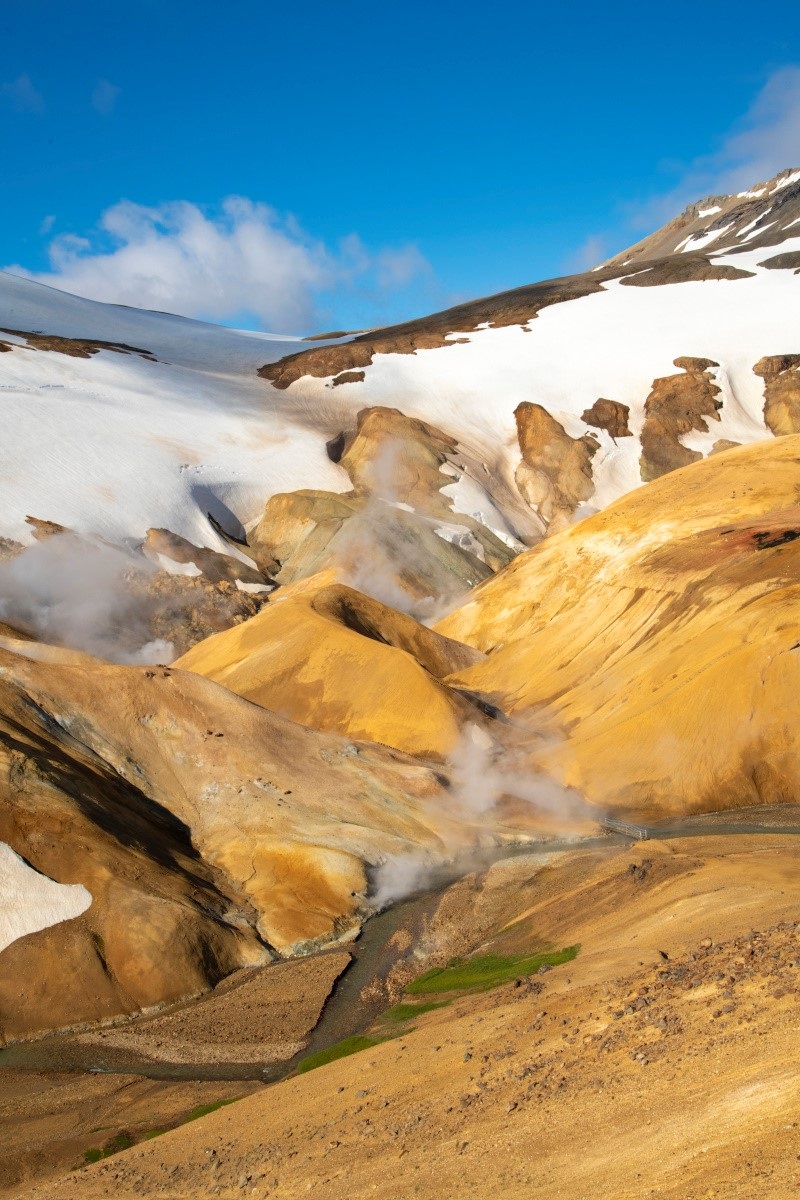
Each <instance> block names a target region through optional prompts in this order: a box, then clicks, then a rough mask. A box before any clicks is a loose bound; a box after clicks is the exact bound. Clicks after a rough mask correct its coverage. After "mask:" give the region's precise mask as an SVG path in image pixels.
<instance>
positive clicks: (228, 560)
mask: <svg viewBox="0 0 800 1200" xmlns="http://www.w3.org/2000/svg"><path fill="white" fill-rule="evenodd" d="M142 550H143V552H144V554H145V555H146V556H147V558H149V559H151V561H153V562H160V560H161V557H163V558H166V559H170V560H171V561H172V562H176V563H193V564H194V566H195V567H197V569H198V571H199V572H200V573H201V574H202V575H203V576H204V577H205V578H206V579H207V580H208V581H209V583H222V582H223V580H224V581H225V582H227V583H232V584H236V582H237V581H238V582H240V583H245V584H248V585H249V586H251V587H254V588H257V587H263V588H265V589H266V588H267V586H268V584H269V581H268V580H267V579H265V578H264V576H263V575H262V574H261V572H260V571H257V570H256V568H255V567H251V566H248V565H247V564H246V563H243V562H242V561H241V559H238V558H234V557H233V556H232V555H230V554H220V553H219V552H218V551H217V550H209V549H207V548H206V547H204V546H195V545H194V543H193V542H190V541H188V540H187V539H186V538H183V537H180V536H179V535H178V534H177V533H172V532H171V530H169V529H148V531H147V536H146V538H145V540H144V545H143V546H142Z"/></svg>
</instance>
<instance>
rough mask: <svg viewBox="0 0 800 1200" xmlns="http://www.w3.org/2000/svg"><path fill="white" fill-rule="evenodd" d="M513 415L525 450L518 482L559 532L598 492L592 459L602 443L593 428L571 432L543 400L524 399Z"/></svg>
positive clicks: (550, 527) (548, 526)
mask: <svg viewBox="0 0 800 1200" xmlns="http://www.w3.org/2000/svg"><path fill="white" fill-rule="evenodd" d="M609 403H610V402H609ZM514 416H515V417H516V420H517V436H518V439H519V448H520V450H521V451H522V462H521V463H520V465H519V466H518V467H517V471H516V476H515V478H516V481H517V487H518V488H519V490H520V493H521V495H522V496H523V498H524V499H525V500H526V502H527V503H528V504H529V505H530V506H531V508H532V509H533V510H534V511H535V512H536V513H537V514H538V515H539V516H540V518H541V520H542V522H543V524H544V526H545V528H546V529H547V530H549V531H551V532H554V531H555V530H557V529H560V528H562V527H563V526H564V525H565V524H567V523H568V522H569V519H570V517H571V516H572V514H573V513H574V512H575V510H576V509H577V507H578V505H579V504H582V503H583V502H584V501H586V500H588V499H589V498H590V496H592V495H593V493H594V481H593V479H592V458H593V457H594V455H595V454H596V453H597V451H598V449H599V446H600V444H599V442H598V441H597V439H596V438H595V437H593V435H592V434H590V433H587V434H584V435H583V437H579V438H572V437H570V436H569V434H568V433H567V432H566V430H565V429H564V428H563V426H562V425H560V424H559V423H558V421H556V419H555V417H552V416H551V415H550V413H549V412H548V411H547V410H546V409H545V408H542V406H541V405H540V404H529V403H527V401H526V402H523V403H522V404H520V405H519V407H518V408H517V409H516V410H515V412H514Z"/></svg>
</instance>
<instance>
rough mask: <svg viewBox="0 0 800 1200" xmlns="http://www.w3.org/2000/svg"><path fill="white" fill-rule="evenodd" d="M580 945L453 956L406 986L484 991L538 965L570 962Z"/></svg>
mask: <svg viewBox="0 0 800 1200" xmlns="http://www.w3.org/2000/svg"><path fill="white" fill-rule="evenodd" d="M579 949H580V946H567V947H566V948H565V949H564V950H552V951H549V952H545V953H542V954H531V955H524V954H523V955H514V956H510V957H509V956H505V955H501V954H481V955H476V956H475V957H474V958H463V959H453V960H452V962H450V963H449V964H448V966H446V967H435V968H434V969H433V970H432V971H426V972H425V974H424V975H420V977H419V979H415V980H414V982H413V983H410V984H409V985H408V987H407V988H406V993H407V994H408V995H410V996H423V995H430V994H432V993H433V994H435V993H437V992H457V991H474V990H480V991H488V989H489V988H493V987H497V986H498V985H499V984H501V983H510V982H511V980H512V979H518V978H519V976H520V975H532V974H533V973H534V972H535V971H538V970H539V968H540V967H544V966H547V967H560V966H561V965H562V964H563V963H567V962H572V960H573V959H574V958H575V957H576V956H577V954H578V951H579Z"/></svg>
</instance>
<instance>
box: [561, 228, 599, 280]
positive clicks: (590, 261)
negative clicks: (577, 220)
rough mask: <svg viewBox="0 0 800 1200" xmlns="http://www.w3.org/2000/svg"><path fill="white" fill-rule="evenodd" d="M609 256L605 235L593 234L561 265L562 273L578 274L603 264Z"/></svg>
mask: <svg viewBox="0 0 800 1200" xmlns="http://www.w3.org/2000/svg"><path fill="white" fill-rule="evenodd" d="M607 254H608V239H607V238H606V236H605V235H604V234H601V233H591V234H589V236H588V237H587V238H585V239H584V240H583V241H582V242H581V244H580V246H578V247H577V249H575V250H573V251H572V253H571V254H568V255H567V256H566V257H565V258H564V260H563V261H562V263H561V269H562V271H565V272H566V273H567V274H570V275H572V274H578V273H579V272H581V271H588V270H590V269H591V268H592V267H596V266H597V265H598V263H601V262H602V261H603V259H604V258H605V257H606V255H607Z"/></svg>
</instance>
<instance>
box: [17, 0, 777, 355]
mask: <svg viewBox="0 0 800 1200" xmlns="http://www.w3.org/2000/svg"><path fill="white" fill-rule="evenodd" d="M0 133H1V134H2V147H3V163H4V170H3V181H2V221H1V222H0V264H3V265H5V266H10V267H12V268H23V269H25V270H26V271H29V272H31V273H33V274H34V275H36V276H37V277H39V278H43V279H45V280H48V281H51V282H53V283H55V284H56V285H58V286H65V287H68V288H71V289H72V290H77V291H82V292H84V293H86V294H89V295H95V296H97V297H98V298H102V299H110V300H120V301H122V302H126V303H142V304H145V305H148V306H151V307H156V308H165V309H169V310H170V311H181V312H187V313H188V314H189V315H198V316H208V317H210V318H212V319H215V320H220V321H224V322H226V323H234V324H235V323H240V324H245V325H251V326H253V327H265V328H273V329H281V330H283V331H287V332H306V331H308V330H309V329H311V328H320V326H326V327H330V326H332V325H335V326H349V327H358V326H361V325H365V324H374V323H377V322H379V321H387V320H400V319H403V318H405V317H409V316H413V315H418V314H419V313H421V312H424V311H429V310H432V309H436V308H441V307H443V306H445V305H446V304H448V303H453V302H456V301H457V300H459V299H462V298H466V297H472V296H477V295H482V294H486V293H489V292H493V291H498V290H501V289H504V288H509V287H514V286H517V285H519V284H523V283H527V282H531V281H532V280H535V279H540V278H545V277H548V276H552V275H557V274H563V273H565V272H567V271H569V270H578V269H582V268H583V267H585V266H590V265H593V263H594V262H596V261H599V260H600V259H602V258H603V257H605V256H608V255H610V254H611V253H613V252H615V251H617V250H619V249H621V248H622V247H624V246H625V245H626V244H628V243H630V242H632V241H635V240H636V239H637V238H638V237H640V236H642V235H643V233H645V232H647V231H648V230H649V229H650V228H652V227H655V226H657V225H658V224H660V223H662V222H663V220H665V219H667V218H668V217H669V216H670V215H672V214H673V213H674V212H675V211H677V210H679V209H680V208H681V207H682V206H683V204H685V203H686V201H687V200H689V199H692V198H699V197H700V196H702V195H705V194H707V193H709V192H712V191H715V190H726V189H728V190H729V189H730V188H731V187H738V186H746V185H747V184H748V183H752V182H755V181H756V180H757V179H759V178H761V177H763V176H764V175H766V174H773V173H775V172H776V171H777V170H779V169H781V168H782V167H784V166H790V165H791V166H796V165H800V5H797V4H795V3H789V2H788V0H778V3H776V4H774V5H772V6H770V7H769V9H765V10H763V11H762V12H760V13H758V12H754V11H753V10H752V9H750V10H748V13H747V14H745V13H744V12H743V11H741V10H740V11H737V10H736V9H735V8H733V9H732V8H731V6H730V4H729V3H728V2H727V0H726V3H722V2H719V0H707V2H706V3H704V4H703V5H697V4H696V3H694V2H692V3H687V2H685V0H675V2H673V3H671V4H670V5H669V6H662V5H658V6H657V5H642V4H641V3H626V2H623V3H610V4H606V5H599V4H597V3H584V2H583V0H579V2H577V3H572V4H561V5H553V4H548V5H542V4H538V3H535V2H533V3H530V2H529V3H524V4H523V3H509V2H504V0H500V2H499V3H495V4H494V5H486V4H481V5H478V4H474V3H470V2H469V0H465V2H462V3H460V4H454V3H450V2H449V0H439V2H438V3H435V2H433V3H432V2H430V0H428V2H427V3H420V2H419V0H406V2H405V3H404V4H402V5H380V4H375V3H374V2H373V3H370V4H366V3H361V2H360V0H356V2H351V3H344V4H340V5H332V4H330V3H317V2H316V0H312V2H311V3H307V4H305V5H304V6H302V8H299V9H297V10H296V11H295V13H292V12H290V9H289V6H281V7H278V6H277V5H274V4H272V3H269V2H263V0H262V2H258V0H228V2H227V3H226V4H220V3H218V2H217V3H213V4H212V3H210V2H208V0H192V2H191V3H185V2H184V0H160V2H156V0H128V3H125V4H109V3H108V0H105V2H104V3H96V2H93V0H72V2H71V3H69V4H63V3H58V2H57V0H26V3H25V4H24V5H11V4H3V5H0ZM230 197H237V198H238V199H236V200H234V201H231V200H229V199H227V198H230Z"/></svg>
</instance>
